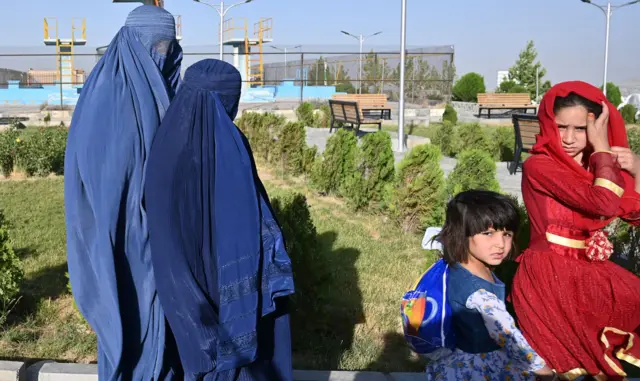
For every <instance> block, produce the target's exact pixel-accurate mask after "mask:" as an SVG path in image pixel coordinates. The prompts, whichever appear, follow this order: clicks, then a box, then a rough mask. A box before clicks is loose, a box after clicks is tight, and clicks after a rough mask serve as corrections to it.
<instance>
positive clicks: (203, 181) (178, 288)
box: [145, 60, 294, 381]
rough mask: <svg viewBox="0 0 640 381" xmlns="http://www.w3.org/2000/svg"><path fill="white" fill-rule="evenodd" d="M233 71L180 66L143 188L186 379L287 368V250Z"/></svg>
mask: <svg viewBox="0 0 640 381" xmlns="http://www.w3.org/2000/svg"><path fill="white" fill-rule="evenodd" d="M240 89H241V78H240V73H239V72H238V71H237V70H236V69H235V68H234V67H233V66H231V65H230V64H228V63H225V62H223V61H218V60H204V61H200V62H198V63H196V64H195V65H193V66H191V67H190V68H189V69H188V70H187V71H186V73H185V78H184V82H183V83H182V85H181V88H180V91H179V92H178V94H177V95H176V98H175V99H174V100H173V102H172V104H171V107H170V108H169V111H168V112H167V115H166V117H165V119H164V121H163V123H162V125H161V127H160V130H159V131H158V134H157V135H156V140H155V141H154V144H153V147H152V149H151V154H150V156H149V166H148V169H147V182H146V184H145V198H146V202H147V211H148V216H149V231H150V236H151V248H152V258H153V267H154V271H155V274H156V279H157V286H158V295H159V297H160V300H161V302H162V305H163V307H164V309H165V311H166V314H167V319H168V320H169V324H170V326H171V330H172V331H173V333H174V335H175V338H176V342H177V345H178V349H179V352H180V358H181V359H182V365H183V367H184V372H185V380H208V381H213V380H215V381H223V380H224V381H233V380H255V381H258V380H259V381H280V380H286V381H288V380H292V365H291V336H290V329H289V315H288V312H287V309H286V305H285V304H286V302H287V296H288V295H291V294H292V293H293V292H294V288H293V277H292V272H291V261H290V259H289V256H288V254H287V253H286V251H285V247H284V240H283V237H282V232H281V229H280V227H279V225H278V224H277V222H276V220H275V218H274V215H273V213H272V210H271V208H270V204H269V201H268V197H267V194H266V192H265V190H264V188H263V186H262V183H261V182H260V179H259V178H258V175H257V171H256V167H255V164H254V162H253V157H252V153H251V150H250V148H249V145H248V143H247V140H246V139H245V137H244V135H243V134H242V133H241V132H240V130H239V129H238V128H237V127H236V126H235V125H234V124H233V118H234V117H235V116H236V113H237V111H238V103H239V99H240Z"/></svg>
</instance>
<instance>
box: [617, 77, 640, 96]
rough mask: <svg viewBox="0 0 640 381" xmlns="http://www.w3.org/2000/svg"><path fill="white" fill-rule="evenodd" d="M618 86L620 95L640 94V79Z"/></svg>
mask: <svg viewBox="0 0 640 381" xmlns="http://www.w3.org/2000/svg"><path fill="white" fill-rule="evenodd" d="M619 86H620V92H621V93H622V95H629V94H637V93H640V79H632V80H628V81H624V82H623V83H621V84H620V85H619Z"/></svg>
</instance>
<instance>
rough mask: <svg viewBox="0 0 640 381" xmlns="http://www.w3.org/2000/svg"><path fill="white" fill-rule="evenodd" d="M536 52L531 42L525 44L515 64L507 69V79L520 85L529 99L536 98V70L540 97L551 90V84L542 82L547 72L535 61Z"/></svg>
mask: <svg viewBox="0 0 640 381" xmlns="http://www.w3.org/2000/svg"><path fill="white" fill-rule="evenodd" d="M537 58H538V52H537V51H536V48H535V46H534V44H533V41H529V42H527V46H526V47H525V48H524V50H522V51H521V52H520V56H519V57H518V60H517V61H516V63H515V64H514V65H513V66H512V67H511V68H510V69H509V79H510V80H511V81H514V82H515V83H516V84H518V85H521V86H522V87H524V88H525V89H527V92H528V93H529V95H531V97H532V98H533V97H535V96H536V70H538V79H539V81H540V88H539V90H540V95H542V94H544V93H545V92H546V91H547V90H549V89H550V88H551V82H549V81H544V82H543V81H542V78H544V76H545V75H546V74H547V70H546V69H545V68H543V67H542V64H541V63H540V62H539V61H538V62H536V59H537Z"/></svg>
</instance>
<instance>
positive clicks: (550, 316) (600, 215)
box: [511, 82, 640, 380]
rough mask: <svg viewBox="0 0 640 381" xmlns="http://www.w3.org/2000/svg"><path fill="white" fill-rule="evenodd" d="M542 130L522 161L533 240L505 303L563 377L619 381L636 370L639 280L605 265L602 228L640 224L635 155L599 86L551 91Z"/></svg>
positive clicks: (639, 167) (639, 170)
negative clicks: (622, 223)
mask: <svg viewBox="0 0 640 381" xmlns="http://www.w3.org/2000/svg"><path fill="white" fill-rule="evenodd" d="M538 119H539V120H540V134H539V135H538V136H537V141H536V144H535V146H534V147H533V149H532V150H531V153H532V156H531V157H530V158H529V159H527V160H526V161H525V162H524V165H523V178H522V194H523V197H524V201H525V205H526V207H527V210H528V212H529V217H530V220H531V243H530V246H529V248H528V249H527V250H525V251H524V253H523V254H522V255H521V256H520V258H519V259H518V261H519V262H520V266H519V268H518V271H517V273H516V276H515V278H514V285H513V291H512V295H511V298H512V301H513V305H514V307H515V310H516V314H517V316H518V319H519V323H520V326H521V328H522V332H523V334H524V336H525V337H526V339H527V340H528V342H529V343H530V344H531V346H532V347H533V348H534V349H535V350H536V352H538V353H539V354H540V355H541V356H542V357H543V358H544V359H545V360H547V363H548V364H549V365H550V366H551V367H552V368H554V369H555V370H556V371H557V372H558V373H559V374H560V375H561V378H563V379H568V380H572V379H576V378H578V377H580V376H582V375H590V376H592V377H593V378H595V379H596V380H621V379H624V377H626V374H625V372H624V370H623V367H622V364H621V361H626V362H628V363H630V364H633V365H635V366H637V367H640V336H638V333H640V278H638V277H637V276H635V275H634V274H632V273H630V272H628V271H627V270H625V269H623V268H622V267H619V266H618V265H616V264H614V263H613V262H611V261H609V260H608V259H609V257H610V256H611V254H612V251H613V246H612V245H611V243H610V242H609V241H608V239H607V237H606V235H605V234H604V233H603V230H602V229H603V228H604V227H605V226H606V225H607V224H609V223H610V222H611V221H612V220H614V219H615V218H618V217H619V218H622V219H623V220H625V221H627V222H629V223H631V224H635V225H640V194H639V193H638V192H640V159H639V158H638V157H636V156H635V155H634V154H633V153H632V152H631V151H630V150H629V148H628V147H629V145H628V143H627V134H626V129H625V123H624V120H623V119H622V116H621V115H620V113H619V112H618V111H617V110H616V108H615V107H614V106H613V105H612V104H611V103H609V102H608V101H607V99H606V97H605V96H604V94H603V93H602V92H601V91H600V90H599V89H597V88H595V87H593V86H591V85H589V84H587V83H584V82H565V83H561V84H558V85H556V86H554V87H553V88H552V89H551V90H550V91H549V92H547V94H546V95H545V97H544V98H543V100H542V103H541V105H540V109H539V111H538Z"/></svg>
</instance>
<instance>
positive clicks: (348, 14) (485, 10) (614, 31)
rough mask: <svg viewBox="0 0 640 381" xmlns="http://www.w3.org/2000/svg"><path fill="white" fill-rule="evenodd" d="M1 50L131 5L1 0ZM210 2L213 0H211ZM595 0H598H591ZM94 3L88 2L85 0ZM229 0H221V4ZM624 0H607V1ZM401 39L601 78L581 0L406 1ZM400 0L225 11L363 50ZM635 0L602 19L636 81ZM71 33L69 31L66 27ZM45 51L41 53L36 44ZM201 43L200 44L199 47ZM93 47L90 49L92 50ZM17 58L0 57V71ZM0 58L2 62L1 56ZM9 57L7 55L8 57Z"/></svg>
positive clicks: (110, 28) (600, 40) (187, 29)
mask: <svg viewBox="0 0 640 381" xmlns="http://www.w3.org/2000/svg"><path fill="white" fill-rule="evenodd" d="M0 1H1V2H2V3H4V4H3V11H2V12H0V36H3V37H2V39H1V40H0V53H3V52H11V53H15V52H21V51H24V52H33V51H34V48H40V50H38V51H40V52H41V51H44V52H48V50H46V49H44V48H43V46H44V45H43V43H42V38H43V26H42V25H43V22H42V20H43V18H44V17H46V16H47V17H58V19H59V22H60V31H61V35H62V34H64V33H65V32H66V30H70V24H71V18H72V17H86V19H87V39H88V46H91V47H97V46H101V45H106V44H108V43H109V41H110V40H111V38H112V37H113V36H114V35H115V33H116V32H117V31H118V29H119V28H120V27H121V26H122V25H123V23H124V20H125V18H126V15H127V13H128V12H129V11H131V10H132V9H133V8H135V7H136V6H137V5H138V4H136V3H131V4H127V3H121V4H113V3H112V2H111V0H90V1H87V0H0ZM211 1H212V2H213V3H215V4H218V3H219V0H211ZM593 1H594V2H597V1H600V2H601V3H603V2H604V1H606V0H593ZM89 2H90V3H93V4H94V5H93V6H92V7H89V6H87V3H89ZM234 2H235V1H231V2H229V1H227V4H231V3H234ZM623 2H624V1H619V0H613V1H612V3H613V4H621V3H623ZM407 3H408V6H407V44H408V45H409V46H432V45H453V46H454V48H455V52H456V55H455V63H456V66H457V72H458V75H462V74H464V73H466V72H469V71H475V72H478V73H480V74H482V75H484V77H485V83H486V85H487V87H488V88H494V87H495V86H496V81H497V71H498V70H507V69H508V68H509V67H510V66H512V65H513V63H514V62H515V60H516V59H517V57H518V53H519V52H520V51H521V50H522V49H523V48H524V47H525V45H526V43H527V41H528V40H533V41H534V42H535V45H536V48H537V50H538V53H539V55H538V59H539V60H540V61H541V62H542V64H543V66H544V67H545V68H546V69H547V70H548V74H547V77H546V79H549V80H551V81H552V82H553V83H557V82H559V81H565V80H584V81H587V82H591V83H594V84H597V85H600V84H601V83H602V73H603V66H604V65H603V64H604V62H603V61H604V40H605V38H604V36H605V17H604V13H603V12H602V11H600V10H599V9H597V8H596V7H594V6H591V5H588V4H585V3H582V2H581V1H580V0H536V1H531V0H484V1H477V0H440V1H434V0H407ZM400 4H401V1H400V0H322V1H319V0H254V1H253V2H252V3H250V4H245V5H241V6H238V7H236V8H233V9H232V10H231V11H230V12H229V13H228V15H227V17H246V18H247V19H248V20H249V22H250V24H253V23H254V22H257V21H258V20H259V19H260V17H272V18H273V38H274V41H273V44H274V45H277V46H294V45H298V44H302V45H303V48H302V49H303V50H305V51H317V50H318V48H320V47H321V48H322V50H325V51H326V50H327V49H329V50H330V49H331V47H335V48H336V50H337V51H344V50H345V49H348V48H349V47H353V51H354V52H355V51H357V50H358V42H357V41H356V40H355V39H353V38H351V37H348V36H345V35H343V34H341V33H340V30H346V31H348V32H350V33H353V34H361V33H362V34H365V35H368V34H372V33H375V32H377V31H382V34H380V35H378V36H375V37H372V38H370V39H367V40H366V41H365V47H364V48H365V50H367V51H368V50H370V49H390V48H392V49H393V48H395V49H397V50H398V51H399V49H400V25H401V23H400V21H401V10H400ZM165 7H166V9H167V10H168V11H170V12H172V13H173V14H176V15H178V14H179V15H182V24H183V40H182V43H181V44H182V45H183V46H184V47H185V48H187V47H190V46H199V47H202V46H208V48H207V49H208V50H209V51H212V52H215V51H217V50H216V48H215V46H213V45H215V44H217V40H218V25H219V16H218V15H217V13H216V12H215V10H213V9H211V8H209V7H206V6H204V5H202V4H198V3H196V2H194V1H192V0H165ZM638 20H640V4H636V5H632V6H630V7H626V8H623V9H620V10H617V11H615V12H614V14H613V16H612V20H611V39H610V51H609V80H612V81H614V82H625V81H631V80H635V81H640V65H639V63H640V44H639V43H638V42H639V39H638V37H640V22H638ZM69 34H70V31H69ZM43 49H44V50H43ZM203 49H204V48H203ZM93 51H95V50H93ZM16 60H18V58H14V57H11V58H9V57H2V56H0V68H1V67H7V66H15V65H12V63H13V64H15V61H16ZM3 61H4V62H3ZM9 61H12V62H9Z"/></svg>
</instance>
